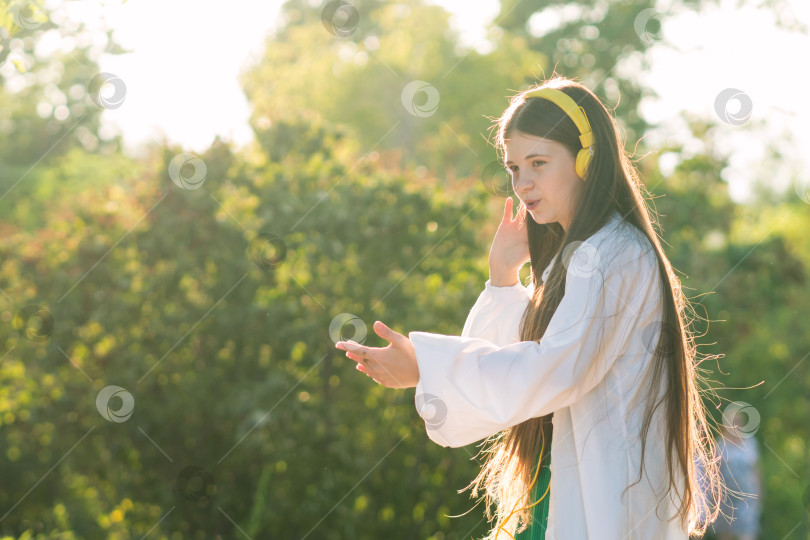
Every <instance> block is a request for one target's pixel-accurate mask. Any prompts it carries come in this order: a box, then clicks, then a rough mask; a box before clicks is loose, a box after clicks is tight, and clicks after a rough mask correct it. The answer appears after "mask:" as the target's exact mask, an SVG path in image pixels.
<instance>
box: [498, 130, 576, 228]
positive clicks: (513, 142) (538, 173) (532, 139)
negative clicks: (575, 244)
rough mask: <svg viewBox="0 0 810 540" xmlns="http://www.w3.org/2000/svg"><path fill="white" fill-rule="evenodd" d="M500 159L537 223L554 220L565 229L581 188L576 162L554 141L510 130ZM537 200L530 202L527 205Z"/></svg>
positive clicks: (517, 192)
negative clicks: (502, 157) (510, 132)
mask: <svg viewBox="0 0 810 540" xmlns="http://www.w3.org/2000/svg"><path fill="white" fill-rule="evenodd" d="M505 143H506V151H505V155H504V162H505V163H506V167H507V169H509V172H510V175H511V177H512V188H513V189H514V190H515V193H516V194H517V196H518V198H519V199H520V201H521V202H522V203H523V205H524V206H526V208H527V210H528V212H529V213H530V214H531V216H532V218H533V219H534V221H535V222H537V223H542V224H545V223H554V222H557V223H559V224H560V225H562V227H563V229H565V230H567V229H568V225H569V224H570V223H571V216H572V215H573V209H574V208H576V204H577V202H578V201H579V197H580V195H581V194H582V191H583V189H584V185H583V184H584V183H583V181H582V179H581V178H580V177H579V176H577V173H576V161H575V160H574V157H573V156H572V155H571V154H570V153H569V151H568V149H567V148H566V147H565V146H563V145H562V144H560V143H558V142H557V141H552V140H550V139H544V138H542V137H536V136H534V135H527V134H525V133H522V132H520V131H514V132H513V133H512V135H511V138H510V139H506V141H505ZM533 201H539V202H537V203H535V204H534V205H531V204H527V203H531V202H533Z"/></svg>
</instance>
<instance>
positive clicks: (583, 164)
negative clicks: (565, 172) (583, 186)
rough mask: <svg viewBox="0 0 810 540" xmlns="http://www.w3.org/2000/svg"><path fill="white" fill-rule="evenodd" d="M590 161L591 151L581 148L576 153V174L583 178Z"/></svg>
mask: <svg viewBox="0 0 810 540" xmlns="http://www.w3.org/2000/svg"><path fill="white" fill-rule="evenodd" d="M590 162H591V153H590V151H589V150H588V149H587V148H583V149H582V150H580V151H579V152H578V153H577V164H576V170H577V176H579V177H580V178H582V179H583V180H585V173H586V172H588V164H589V163H590Z"/></svg>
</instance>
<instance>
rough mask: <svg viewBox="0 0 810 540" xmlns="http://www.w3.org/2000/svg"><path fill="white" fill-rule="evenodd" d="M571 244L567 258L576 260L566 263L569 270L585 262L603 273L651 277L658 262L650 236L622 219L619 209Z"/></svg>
mask: <svg viewBox="0 0 810 540" xmlns="http://www.w3.org/2000/svg"><path fill="white" fill-rule="evenodd" d="M571 248H573V249H572V252H571V256H570V258H569V260H570V261H572V262H574V261H578V262H577V264H574V265H569V270H570V269H571V267H573V268H574V270H576V269H577V268H580V269H582V267H583V266H585V267H588V268H589V269H590V270H591V272H589V273H596V272H598V273H600V274H602V275H603V276H606V275H607V274H611V273H615V272H620V273H623V274H627V273H629V274H634V275H639V274H642V275H643V277H652V276H653V274H655V272H656V269H657V266H658V257H657V255H656V253H655V247H654V246H653V244H652V242H651V241H650V239H649V238H647V235H646V234H644V233H643V232H642V231H641V230H640V229H638V228H637V227H636V226H635V225H633V224H632V223H630V222H628V221H625V220H624V219H622V216H621V215H620V214H619V213H618V212H614V214H613V215H612V217H611V218H610V219H609V220H608V222H607V223H606V224H605V225H604V226H603V227H602V228H600V229H599V230H598V231H596V232H595V233H594V234H592V235H591V236H590V237H588V238H587V239H586V240H585V241H583V242H575V243H572V245H571ZM640 277H641V276H640Z"/></svg>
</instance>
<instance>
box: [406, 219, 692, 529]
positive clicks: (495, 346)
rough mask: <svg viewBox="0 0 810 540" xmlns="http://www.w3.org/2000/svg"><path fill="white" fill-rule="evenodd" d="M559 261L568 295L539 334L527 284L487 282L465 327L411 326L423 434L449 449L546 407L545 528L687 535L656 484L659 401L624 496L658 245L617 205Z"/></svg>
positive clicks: (648, 345) (634, 453)
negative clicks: (526, 337) (439, 330)
mask: <svg viewBox="0 0 810 540" xmlns="http://www.w3.org/2000/svg"><path fill="white" fill-rule="evenodd" d="M569 249H570V248H569ZM557 258H558V257H555V258H554V260H556V259H557ZM563 259H564V260H565V259H566V257H563ZM554 260H552V263H551V264H549V266H548V267H547V268H546V269H545V271H544V272H543V276H542V277H543V280H544V281H545V279H546V278H547V276H548V274H549V272H550V270H551V266H552V264H554ZM566 272H567V280H566V286H565V295H564V297H563V299H562V301H561V302H560V305H559V307H558V308H557V310H556V312H555V313H554V316H553V317H552V319H551V322H550V323H549V326H548V329H547V331H546V333H545V335H544V336H543V338H542V339H541V340H540V341H539V342H538V341H520V336H519V333H518V324H519V322H520V319H521V316H522V315H523V311H524V309H525V308H526V306H527V304H528V302H529V300H530V297H531V292H532V289H533V287H532V285H529V287H528V288H527V287H524V286H523V285H522V284H520V283H517V284H515V285H513V286H511V287H495V286H493V285H492V284H491V282H490V280H487V281H486V283H485V288H484V290H483V292H482V293H481V294H480V296H479V297H478V300H477V301H476V303H475V305H474V306H473V307H472V310H471V311H470V313H469V315H468V317H467V320H466V322H465V324H464V329H463V331H462V334H461V336H447V335H441V334H433V333H428V332H410V333H409V338H410V339H411V342H412V343H413V346H414V349H415V351H416V358H417V362H418V366H419V383H418V384H417V386H416V394H415V398H414V400H415V404H416V408H417V411H418V412H419V415H420V416H421V417H422V418H423V419H424V420H425V428H426V430H427V435H428V437H429V438H430V439H431V440H433V441H434V442H436V443H437V444H439V445H441V446H445V447H447V446H449V447H452V448H457V447H461V446H466V445H468V444H470V443H472V442H475V441H478V440H481V439H483V438H484V437H487V436H489V435H493V434H496V433H498V432H499V431H502V430H504V429H506V428H508V427H510V426H514V425H516V424H519V423H521V422H523V421H525V420H528V419H530V418H534V417H539V416H543V415H546V414H549V413H552V412H553V413H554V417H553V426H554V430H553V437H552V444H551V488H550V492H549V496H550V498H551V500H550V502H549V515H548V528H547V532H546V539H562V540H578V539H599V540H602V539H604V540H612V539H617V540H618V539H644V540H647V539H655V540H661V539H664V540H671V539H678V540H681V539H686V538H687V533H686V530H685V529H683V528H681V526H680V524H679V520H678V519H677V518H676V519H675V520H673V521H670V522H667V519H668V518H670V517H673V516H674V515H675V511H676V504H677V502H678V501H679V499H678V497H677V496H676V495H675V494H674V493H669V494H666V495H665V491H664V490H665V489H667V476H666V473H667V469H666V457H665V453H664V450H663V443H664V434H665V432H664V431H663V428H664V425H665V423H664V416H663V411H664V403H662V404H661V406H660V407H659V408H658V409H657V411H656V413H655V416H654V417H653V422H652V424H651V426H650V430H649V432H648V435H647V445H646V449H645V470H644V472H643V473H642V475H641V480H640V482H639V483H637V484H635V485H634V486H633V487H631V488H629V489H628V490H627V492H626V493H625V494H624V497H623V498H622V497H621V494H622V491H623V490H624V488H625V487H627V486H628V485H630V484H631V483H633V482H635V481H636V479H637V478H638V471H639V462H640V459H641V446H640V444H641V443H640V432H641V421H642V415H643V412H644V410H643V407H644V402H643V400H642V399H641V398H642V397H646V394H647V393H648V392H649V391H650V388H649V383H646V384H644V385H643V384H642V377H643V375H644V370H645V369H646V368H647V367H648V366H650V365H651V362H650V361H651V358H652V351H653V349H654V346H655V340H656V339H657V337H658V330H660V326H661V322H660V321H661V320H662V318H663V295H662V293H661V280H660V277H659V275H658V260H657V258H656V256H655V251H654V250H653V247H652V245H651V244H650V242H649V241H648V240H647V238H646V237H645V236H644V234H643V233H641V232H640V231H639V230H638V229H636V228H635V227H634V226H633V225H631V224H629V223H627V222H625V221H623V220H622V219H621V218H620V216H619V214H618V213H617V212H614V214H613V216H612V218H611V219H610V221H609V222H608V223H607V224H606V225H605V226H604V227H602V228H601V229H600V230H599V231H597V232H596V233H595V234H593V235H592V236H591V237H590V238H588V239H587V240H586V241H585V242H582V243H580V244H578V245H576V249H575V250H574V252H573V254H572V257H570V259H569V262H568V265H567V270H566ZM663 379H664V380H665V379H666V376H664V377H663ZM640 389H643V391H644V392H643V395H640V396H639V397H638V398H637V399H638V400H639V401H638V403H635V404H633V403H631V402H632V399H633V397H634V391H636V390H640ZM663 390H664V384H663V383H662V385H661V387H660V388H659V394H658V395H659V396H660V395H662V394H661V393H660V392H663ZM677 478H678V481H679V482H680V484H679V489H681V491H680V494H681V496H682V495H683V491H682V486H683V478H682V477H681V476H678V477H677ZM655 490H657V495H656V493H655ZM659 502H660V505H659V506H658V517H656V504H657V503H659ZM503 538H505V539H506V538H508V536H507V535H506V534H503Z"/></svg>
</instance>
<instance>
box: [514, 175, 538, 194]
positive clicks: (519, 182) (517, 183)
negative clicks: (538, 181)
mask: <svg viewBox="0 0 810 540" xmlns="http://www.w3.org/2000/svg"><path fill="white" fill-rule="evenodd" d="M533 187H534V181H533V180H532V178H531V174H518V175H517V178H515V177H514V176H513V177H512V188H513V189H514V190H515V193H516V194H517V195H518V197H520V198H521V200H525V199H526V195H528V193H529V192H530V191H531V190H532V188H533Z"/></svg>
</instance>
